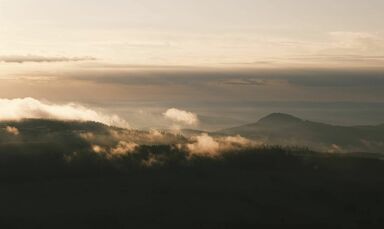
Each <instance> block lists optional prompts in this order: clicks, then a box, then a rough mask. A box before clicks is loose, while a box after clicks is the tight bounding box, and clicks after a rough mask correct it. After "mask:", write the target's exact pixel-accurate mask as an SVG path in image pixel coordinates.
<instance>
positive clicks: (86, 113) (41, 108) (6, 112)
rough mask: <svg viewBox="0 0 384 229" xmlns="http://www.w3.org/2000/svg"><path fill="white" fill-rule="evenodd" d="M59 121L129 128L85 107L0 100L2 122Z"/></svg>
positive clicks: (118, 119) (124, 122)
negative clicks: (25, 120)
mask: <svg viewBox="0 0 384 229" xmlns="http://www.w3.org/2000/svg"><path fill="white" fill-rule="evenodd" d="M21 119H58V120H79V121H95V122H100V123H104V124H106V125H111V126H119V127H126V128H128V127H129V125H128V122H126V121H125V120H123V119H121V118H120V117H119V116H117V115H106V114H103V113H100V112H97V111H95V110H92V109H89V108H86V107H84V106H81V105H78V104H75V103H69V104H64V105H58V104H50V103H45V102H41V101H39V100H36V99H33V98H18V99H0V120H21Z"/></svg>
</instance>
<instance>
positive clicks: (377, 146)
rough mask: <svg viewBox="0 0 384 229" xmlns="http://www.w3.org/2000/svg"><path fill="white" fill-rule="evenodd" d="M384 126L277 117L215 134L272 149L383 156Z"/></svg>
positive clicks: (270, 116) (285, 116) (274, 115)
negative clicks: (248, 141)
mask: <svg viewBox="0 0 384 229" xmlns="http://www.w3.org/2000/svg"><path fill="white" fill-rule="evenodd" d="M383 126H384V125H378V126H336V125H329V124H324V123H319V122H312V121H307V120H302V119H300V118H297V117H294V116H292V115H288V114H281V113H274V114H270V115H268V116H266V117H264V118H262V119H260V120H259V121H258V122H256V123H252V124H248V125H244V126H239V127H234V128H230V129H225V130H221V131H218V132H215V134H222V135H236V134H239V135H241V136H243V137H247V138H250V139H253V140H258V141H262V142H264V143H265V144H269V145H283V146H301V147H310V148H312V149H314V150H319V151H328V152H348V151H354V152H375V153H383V152H384V128H383Z"/></svg>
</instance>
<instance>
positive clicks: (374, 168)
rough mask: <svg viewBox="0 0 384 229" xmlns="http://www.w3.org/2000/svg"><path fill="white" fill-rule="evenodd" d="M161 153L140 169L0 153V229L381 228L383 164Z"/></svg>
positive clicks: (275, 155)
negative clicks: (160, 161)
mask: <svg viewBox="0 0 384 229" xmlns="http://www.w3.org/2000/svg"><path fill="white" fill-rule="evenodd" d="M160 151H161V150H160ZM141 154H143V155H144V154H145V152H141ZM49 155H50V156H49ZM165 155H166V156H165V157H163V158H165V159H164V162H165V163H163V165H162V166H153V167H145V168H144V167H138V166H135V162H134V161H135V160H136V159H138V156H137V157H136V159H132V158H126V159H121V160H119V161H114V162H112V161H107V160H105V161H104V160H94V159H92V158H83V159H82V160H80V161H78V162H76V163H75V162H73V164H71V165H68V164H65V163H64V162H63V161H62V160H61V159H60V158H59V157H55V156H53V155H52V154H43V155H37V156H36V157H37V158H36V161H35V162H34V161H31V160H30V159H24V157H23V156H20V157H10V156H9V155H8V156H4V153H2V154H1V157H2V158H1V159H2V160H1V167H0V168H1V173H0V174H1V183H0V199H1V201H0V202H1V205H0V228H255V227H256V226H260V228H278V227H284V228H286V227H287V226H294V227H295V228H329V227H336V228H373V227H377V228H380V227H381V226H383V225H384V213H383V206H384V176H383V175H384V162H383V161H382V160H381V159H380V158H377V157H375V156H372V157H367V156H364V155H350V156H347V155H330V154H327V155H324V154H319V153H311V152H300V151H292V150H284V149H279V148H271V149H260V150H253V151H252V150H249V151H245V152H238V153H231V154H228V155H224V156H223V157H222V158H220V159H212V158H204V157H197V158H193V159H188V160H186V159H185V158H182V157H179V156H180V155H178V156H175V154H168V153H165ZM89 157H91V156H89ZM381 228H382V227H381Z"/></svg>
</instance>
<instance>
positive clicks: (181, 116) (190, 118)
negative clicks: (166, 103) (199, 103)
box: [163, 108, 199, 125]
mask: <svg viewBox="0 0 384 229" xmlns="http://www.w3.org/2000/svg"><path fill="white" fill-rule="evenodd" d="M163 115H164V117H166V118H167V119H169V120H171V121H174V122H176V123H180V124H186V125H196V124H197V123H198V122H199V119H198V117H197V114H195V113H192V112H188V111H184V110H179V109H176V108H171V109H168V110H167V111H166V112H165V113H164V114H163Z"/></svg>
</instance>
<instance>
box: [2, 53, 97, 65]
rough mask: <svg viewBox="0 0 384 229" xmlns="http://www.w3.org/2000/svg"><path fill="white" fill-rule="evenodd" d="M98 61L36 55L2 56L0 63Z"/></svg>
mask: <svg viewBox="0 0 384 229" xmlns="http://www.w3.org/2000/svg"><path fill="white" fill-rule="evenodd" d="M92 60H96V58H94V57H88V56H86V57H63V56H58V57H48V56H36V55H25V56H19V55H11V56H0V62H4V63H19V64H22V63H44V62H45V63H54V62H78V61H92Z"/></svg>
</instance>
